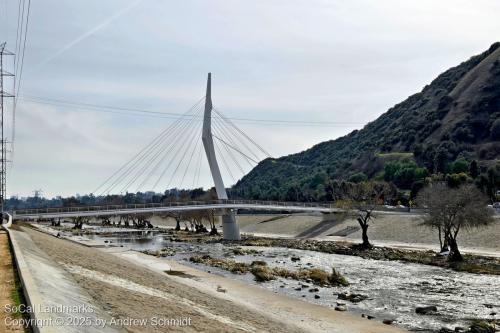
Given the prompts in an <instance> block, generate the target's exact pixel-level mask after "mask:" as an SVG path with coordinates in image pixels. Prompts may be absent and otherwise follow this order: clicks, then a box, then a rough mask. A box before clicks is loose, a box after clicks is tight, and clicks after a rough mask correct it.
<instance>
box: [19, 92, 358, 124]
mask: <svg viewBox="0 0 500 333" xmlns="http://www.w3.org/2000/svg"><path fill="white" fill-rule="evenodd" d="M19 98H20V99H23V100H26V101H29V102H32V103H37V104H48V105H55V106H62V107H66V108H68V107H72V108H78V109H81V110H90V111H94V112H105V113H115V114H123V115H128V116H146V117H155V118H176V117H179V116H180V115H181V114H179V113H174V112H163V111H152V110H145V109H138V108H128V107H120V106H111V105H102V104H92V103H81V102H70V101H66V100H61V99H53V98H44V97H37V96H29V95H25V96H22V97H19ZM214 110H215V111H216V112H218V111H217V110H216V109H214ZM124 111H126V112H124ZM193 117H194V116H193ZM222 117H223V118H224V119H227V120H232V121H235V122H241V123H247V124H255V125H270V126H272V125H277V126H301V127H302V126H311V127H336V126H342V127H345V126H359V125H364V123H360V122H334V121H308V120H277V119H253V118H239V117H226V116H222ZM195 118H197V120H199V121H202V120H203V117H202V116H197V117H195ZM233 126H234V125H233Z"/></svg>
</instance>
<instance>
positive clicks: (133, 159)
mask: <svg viewBox="0 0 500 333" xmlns="http://www.w3.org/2000/svg"><path fill="white" fill-rule="evenodd" d="M204 99H205V97H202V98H200V99H199V100H198V101H197V102H196V103H195V104H194V105H193V106H192V107H191V108H189V109H188V111H186V112H185V113H184V114H182V115H181V116H180V117H179V118H178V119H177V120H176V121H174V122H173V123H172V124H171V125H170V126H169V127H167V128H166V129H165V130H163V131H162V132H160V134H159V135H158V136H156V137H155V138H153V140H151V141H150V142H149V143H148V144H147V145H146V146H145V147H143V148H142V149H141V150H140V151H139V152H138V153H137V154H135V155H134V156H133V157H132V158H131V159H130V160H128V161H127V162H126V163H125V164H124V165H122V166H121V167H120V168H119V169H118V170H117V171H115V172H114V173H113V174H112V175H111V176H109V177H108V178H107V179H106V180H105V181H104V182H103V183H102V184H101V185H99V186H98V187H97V188H96V189H95V190H94V191H93V192H92V193H96V192H97V191H98V190H100V189H101V188H102V187H104V186H105V185H106V184H107V183H108V182H109V181H111V179H113V178H114V177H115V176H117V175H119V174H120V173H121V172H122V170H124V169H126V168H127V166H128V165H129V164H130V163H132V162H133V161H135V160H136V159H140V158H141V157H142V155H144V154H146V153H147V152H148V150H150V149H151V147H152V146H153V145H154V144H155V143H157V142H158V141H159V140H161V139H162V138H163V137H164V136H165V135H167V133H169V132H170V131H171V130H172V129H173V128H175V127H176V126H177V125H178V124H179V123H180V122H181V121H182V120H183V119H184V118H185V116H186V115H187V114H188V113H190V112H191V111H192V110H193V109H195V108H197V107H198V106H199V104H200V103H201V102H202V101H203V100H204ZM108 189H109V187H107V188H106V189H105V190H104V192H102V193H105V192H108V193H109V190H108Z"/></svg>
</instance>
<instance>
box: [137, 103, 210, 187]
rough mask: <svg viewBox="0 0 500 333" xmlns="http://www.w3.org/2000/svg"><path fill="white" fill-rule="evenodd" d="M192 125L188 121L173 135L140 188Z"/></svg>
mask: <svg viewBox="0 0 500 333" xmlns="http://www.w3.org/2000/svg"><path fill="white" fill-rule="evenodd" d="M200 111H201V110H198V111H197V113H198V112H200ZM192 123H193V121H192V120H190V121H189V122H188V123H186V125H185V126H184V127H183V128H182V129H181V130H180V132H178V133H179V135H175V136H174V140H172V141H171V142H170V143H169V144H168V145H167V146H166V147H165V148H164V149H163V150H162V151H160V152H159V155H158V157H159V156H160V155H163V156H162V157H161V158H160V159H159V160H158V162H156V165H155V166H154V167H153V168H152V169H151V171H150V172H149V174H148V176H147V177H146V179H144V181H143V182H142V183H141V185H140V187H142V186H143V185H144V184H145V183H146V182H147V181H149V179H150V178H151V177H152V176H153V174H154V173H155V172H156V171H157V170H158V168H159V167H160V165H161V164H162V163H163V161H164V160H165V158H166V157H167V156H168V155H169V154H170V152H172V151H173V150H174V149H175V148H176V147H177V142H179V141H181V139H182V138H183V137H182V134H184V133H185V130H186V129H191V128H190V126H191V124H192ZM155 160H156V158H155ZM171 161H173V159H171ZM149 164H150V163H149Z"/></svg>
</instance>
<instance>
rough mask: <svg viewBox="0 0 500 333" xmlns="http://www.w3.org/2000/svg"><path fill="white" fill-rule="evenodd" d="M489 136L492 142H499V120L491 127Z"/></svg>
mask: <svg viewBox="0 0 500 333" xmlns="http://www.w3.org/2000/svg"><path fill="white" fill-rule="evenodd" d="M490 135H491V138H492V139H493V140H500V119H497V120H495V121H494V122H493V124H492V125H491V128H490Z"/></svg>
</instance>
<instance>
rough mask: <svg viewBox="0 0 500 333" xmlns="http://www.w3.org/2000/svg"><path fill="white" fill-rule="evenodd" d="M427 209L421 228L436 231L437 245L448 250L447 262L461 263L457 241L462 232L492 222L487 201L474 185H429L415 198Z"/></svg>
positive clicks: (461, 258)
mask: <svg viewBox="0 0 500 333" xmlns="http://www.w3.org/2000/svg"><path fill="white" fill-rule="evenodd" d="M417 202H418V203H419V205H421V206H423V207H425V208H426V209H427V216H426V218H425V220H424V224H425V225H428V226H430V227H432V228H436V229H437V230H438V233H439V235H440V245H441V247H443V244H445V243H448V245H449V246H450V254H449V256H448V259H449V260H450V261H462V260H463V257H462V254H461V253H460V250H459V249H458V242H457V237H458V234H459V232H460V230H462V229H473V228H479V227H484V226H486V225H488V224H490V223H492V222H493V217H492V214H493V212H492V211H491V210H490V209H489V208H488V207H487V203H488V199H487V198H486V197H485V196H484V195H483V194H482V193H481V192H480V191H479V190H478V189H477V188H476V187H475V186H473V185H471V184H466V185H462V186H461V187H459V188H449V187H448V186H446V184H444V183H437V184H431V185H429V186H428V187H426V188H424V189H423V190H422V191H421V192H420V193H419V196H418V198H417Z"/></svg>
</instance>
